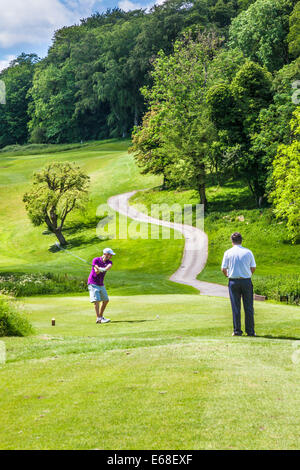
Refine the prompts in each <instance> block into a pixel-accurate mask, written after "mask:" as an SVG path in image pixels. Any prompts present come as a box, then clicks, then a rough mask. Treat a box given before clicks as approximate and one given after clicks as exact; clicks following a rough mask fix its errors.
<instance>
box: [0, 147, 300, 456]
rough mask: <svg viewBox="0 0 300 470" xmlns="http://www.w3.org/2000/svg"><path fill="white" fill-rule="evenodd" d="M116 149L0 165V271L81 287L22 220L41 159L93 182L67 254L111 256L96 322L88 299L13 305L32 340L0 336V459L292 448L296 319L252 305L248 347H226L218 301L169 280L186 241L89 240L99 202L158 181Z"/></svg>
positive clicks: (225, 313)
mask: <svg viewBox="0 0 300 470" xmlns="http://www.w3.org/2000/svg"><path fill="white" fill-rule="evenodd" d="M127 146H128V141H124V142H120V141H107V142H96V143H92V144H90V145H88V146H86V147H83V148H81V149H73V150H70V151H65V152H60V153H49V154H41V155H26V156H25V155H24V156H20V155H6V154H5V155H1V154H0V170H1V171H0V224H1V225H0V226H1V232H0V265H1V271H2V272H15V271H18V272H25V273H37V272H53V273H61V274H64V273H70V274H72V275H76V276H80V277H82V278H87V276H88V273H89V270H90V267H89V266H88V265H85V264H84V263H82V262H80V261H79V260H77V259H75V258H73V257H72V256H70V255H68V254H67V253H65V252H55V250H54V249H53V245H54V243H55V241H56V239H55V237H54V236H53V235H51V234H49V233H45V234H43V233H42V232H43V230H44V228H42V227H39V228H35V227H33V226H32V225H31V223H30V222H29V219H28V217H27V215H26V213H25V209H24V204H23V202H22V196H23V194H24V192H25V191H26V190H27V188H28V186H29V184H30V178H31V176H32V173H33V172H34V171H36V170H38V169H40V168H42V167H43V166H44V165H45V164H46V162H51V161H65V160H68V161H75V162H76V163H78V164H80V165H81V166H82V168H83V169H84V170H85V171H86V172H87V173H88V174H89V175H90V176H91V178H92V185H91V197H90V202H89V206H88V208H87V209H86V210H85V211H84V212H83V213H80V212H79V211H78V212H77V213H75V214H73V215H72V217H71V219H70V220H69V221H68V224H67V227H66V230H65V232H64V233H65V236H66V239H67V241H68V242H69V246H68V249H69V250H71V252H72V253H74V254H76V255H77V256H80V257H82V258H84V259H86V260H89V261H91V260H92V258H94V257H95V256H96V255H99V254H100V253H101V250H102V248H104V247H105V246H107V245H108V246H111V247H112V248H113V249H114V250H115V251H116V253H117V256H115V257H114V259H113V261H114V265H113V269H112V270H111V272H109V273H108V274H107V278H106V286H107V289H108V292H109V294H110V296H111V302H110V304H109V305H108V309H107V315H106V316H107V317H108V318H111V320H112V321H111V323H109V324H107V325H96V323H95V313H94V310H93V306H92V305H91V304H90V302H89V298H88V293H87V292H86V293H85V294H84V293H82V294H80V295H79V294H78V295H77V294H70V293H66V295H64V296H63V295H61V296H55V295H53V296H37V297H23V298H21V299H18V306H19V309H20V311H21V312H23V313H24V314H25V315H26V316H27V317H28V319H29V320H30V321H31V323H32V324H33V326H34V328H35V334H34V335H32V336H28V337H25V338H15V337H14V338H1V340H3V341H4V343H5V346H6V363H5V364H0V392H1V404H0V449H298V448H299V444H300V441H299V435H300V424H299V423H300V406H299V396H300V328H299V308H297V307H294V306H287V305H284V304H276V303H271V302H263V303H261V302H256V303H255V322H256V333H257V335H258V336H257V338H248V337H232V336H231V332H232V315H231V309H230V305H229V301H228V300H227V299H222V298H215V297H205V296H200V295H199V294H198V291H196V289H193V288H191V287H189V286H184V285H179V284H175V283H172V282H170V281H169V280H168V278H169V276H170V275H171V274H172V273H173V272H174V271H176V269H177V268H178V266H179V264H180V261H181V258H182V252H183V246H184V240H173V239H171V240H150V239H149V240H146V239H145V240H143V239H142V240H141V239H137V240H135V239H128V240H109V241H101V240H99V238H98V237H97V234H96V226H97V223H98V221H99V215H98V216H97V215H96V211H97V207H98V205H99V204H103V203H105V202H106V201H107V199H108V198H109V197H110V196H112V195H115V194H119V193H124V192H127V191H130V190H134V189H141V188H153V187H155V186H158V185H159V184H160V183H161V181H160V178H158V177H153V176H147V177H146V176H141V175H140V174H139V172H138V170H137V168H136V167H135V165H134V161H133V158H132V157H131V156H129V155H128V153H127ZM140 194H141V193H140ZM146 196H147V194H146ZM159 197H160V196H159ZM170 197H171V196H170ZM178 197H181V195H180V194H179V195H178ZM148 202H149V201H148ZM181 202H182V201H181ZM222 220H223V219H222ZM141 230H142V231H145V226H142V227H141ZM220 240H222V243H224V234H222V238H221V237H220ZM217 246H218V250H220V246H221V247H222V245H220V243H219V242H218V245H217ZM296 249H297V247H292V248H291V249H290V252H292V251H293V252H294V251H295V250H296ZM212 254H213V255H214V251H213V253H212ZM216 256H217V255H216V254H215V257H216ZM218 256H219V255H218ZM219 261H220V260H219ZM210 269H211V270H212V272H215V270H216V269H215V268H214V270H213V268H212V267H211V266H210ZM218 272H219V268H218ZM53 317H54V318H55V320H56V326H55V327H53V326H51V319H52V318H53Z"/></svg>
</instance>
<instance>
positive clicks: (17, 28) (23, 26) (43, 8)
mask: <svg viewBox="0 0 300 470" xmlns="http://www.w3.org/2000/svg"><path fill="white" fill-rule="evenodd" d="M163 1H164V0H0V71H1V70H3V69H4V68H5V67H7V66H8V65H9V63H10V61H11V60H13V59H15V58H16V57H17V56H18V55H20V54H21V53H22V52H25V53H26V54H30V53H35V54H37V55H38V56H39V57H40V58H43V57H45V56H46V55H47V51H48V48H49V47H50V45H51V42H52V37H53V34H54V31H55V30H57V29H59V28H61V27H63V26H70V25H72V24H79V23H80V19H81V18H86V17H88V16H90V15H91V14H92V13H95V12H97V11H98V12H100V13H101V12H103V11H106V10H107V8H114V7H119V8H121V9H122V10H124V11H129V10H134V9H137V8H150V7H151V6H152V5H154V3H157V4H161V3H163Z"/></svg>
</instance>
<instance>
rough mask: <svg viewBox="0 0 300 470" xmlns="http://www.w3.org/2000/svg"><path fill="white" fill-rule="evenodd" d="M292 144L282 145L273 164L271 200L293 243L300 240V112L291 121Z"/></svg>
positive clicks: (295, 113)
mask: <svg viewBox="0 0 300 470" xmlns="http://www.w3.org/2000/svg"><path fill="white" fill-rule="evenodd" d="M291 133H292V135H291V143H290V144H289V145H280V146H279V148H278V152H277V155H276V157H275V159H274V162H273V175H272V181H273V186H274V188H273V191H272V192H271V194H270V199H271V200H272V202H273V204H274V212H275V215H276V217H277V218H279V219H283V220H286V222H287V230H288V234H289V237H290V239H291V240H292V241H293V242H296V241H297V240H300V111H299V109H297V110H296V111H295V112H294V117H293V119H292V120H291Z"/></svg>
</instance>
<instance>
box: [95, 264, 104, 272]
mask: <svg viewBox="0 0 300 470" xmlns="http://www.w3.org/2000/svg"><path fill="white" fill-rule="evenodd" d="M94 271H95V272H96V273H97V274H99V273H103V272H105V271H106V269H105V268H100V266H97V264H95V266H94Z"/></svg>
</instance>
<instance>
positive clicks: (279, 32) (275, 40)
mask: <svg viewBox="0 0 300 470" xmlns="http://www.w3.org/2000/svg"><path fill="white" fill-rule="evenodd" d="M295 4H296V0H257V1H256V2H255V3H253V4H251V5H250V6H249V8H248V9H247V10H246V11H242V12H241V13H240V14H239V15H238V16H237V17H236V18H234V19H233V20H232V23H231V26H230V43H231V45H232V46H234V47H239V48H240V49H241V50H242V51H243V52H244V54H245V55H246V57H248V58H249V59H251V60H253V61H257V62H258V63H259V64H261V65H264V66H265V67H267V68H268V70H270V71H271V72H273V71H274V70H279V69H280V68H281V67H282V66H283V65H285V64H287V63H288V62H289V53H288V43H287V35H288V33H289V15H290V14H291V12H292V11H293V7H294V5H295Z"/></svg>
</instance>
